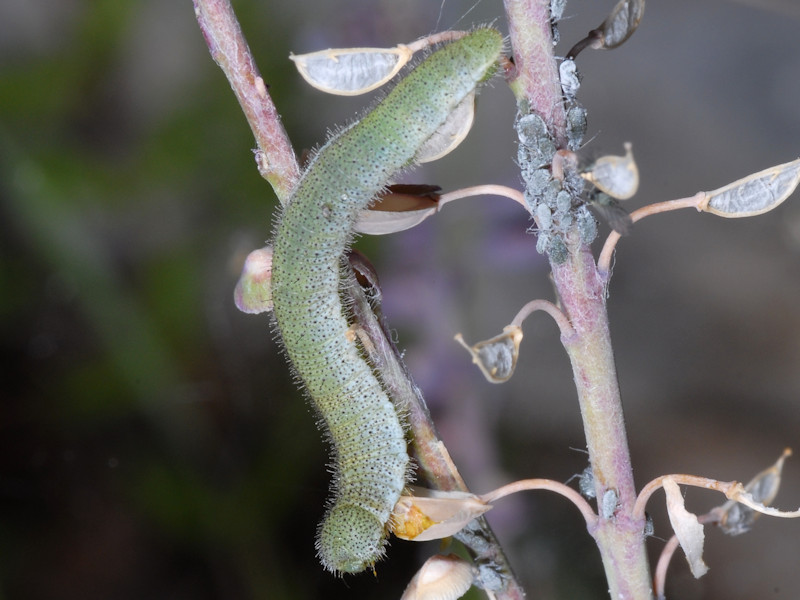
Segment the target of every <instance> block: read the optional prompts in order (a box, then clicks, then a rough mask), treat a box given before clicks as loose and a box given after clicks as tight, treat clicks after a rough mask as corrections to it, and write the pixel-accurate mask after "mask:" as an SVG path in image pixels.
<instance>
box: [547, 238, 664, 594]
mask: <svg viewBox="0 0 800 600" xmlns="http://www.w3.org/2000/svg"><path fill="white" fill-rule="evenodd" d="M575 237H577V236H575ZM552 267H553V279H554V281H555V285H556V289H557V290H558V294H559V298H560V300H561V305H562V310H563V311H564V312H565V314H566V315H567V316H568V317H569V319H570V321H571V322H572V326H573V328H574V330H575V335H574V336H571V337H569V338H568V339H566V340H564V347H565V349H566V350H567V354H568V355H569V358H570V362H571V363H572V371H573V374H574V377H575V386H576V388H577V391H578V401H579V403H580V409H581V416H582V418H583V426H584V431H585V433H586V447H587V449H588V451H589V460H590V462H591V465H592V472H593V475H594V481H595V491H596V493H597V498H598V503H599V504H601V505H603V504H605V503H604V502H603V501H604V499H605V498H607V496H606V494H611V496H610V497H611V498H612V499H613V500H615V502H614V504H615V506H612V508H611V510H609V509H608V508H602V509H601V510H600V511H599V512H600V519H599V520H598V521H597V523H596V525H595V526H594V527H590V529H589V532H590V533H591V535H592V536H593V537H594V538H595V540H596V542H597V546H598V548H599V549H600V555H601V557H602V559H603V565H604V567H605V571H606V577H607V579H608V586H609V593H610V596H611V598H613V599H615V600H617V599H620V600H623V599H624V600H646V599H649V598H652V589H651V588H652V586H651V580H650V571H649V566H648V563H647V554H646V551H645V545H644V540H645V536H644V528H645V520H644V517H643V516H640V515H634V512H633V507H634V504H635V502H636V489H635V487H634V482H633V469H632V467H631V460H630V453H629V451H628V441H627V436H626V433H625V422H624V418H623V414H622V402H621V399H620V395H619V385H618V383H617V374H616V367H615V364H614V355H613V352H612V349H611V337H610V334H609V328H608V314H607V312H606V307H605V295H604V282H603V280H602V278H601V277H600V274H599V273H598V272H597V268H596V266H595V263H594V259H593V257H592V255H591V253H590V251H589V248H588V246H582V245H578V244H575V245H573V246H572V248H571V249H570V253H569V258H568V259H567V260H566V261H565V262H564V263H562V264H560V265H556V264H552Z"/></svg>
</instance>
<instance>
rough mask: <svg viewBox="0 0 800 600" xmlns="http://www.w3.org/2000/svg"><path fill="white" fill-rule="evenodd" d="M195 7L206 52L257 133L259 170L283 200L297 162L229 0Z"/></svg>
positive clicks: (197, 0) (200, 0)
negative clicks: (222, 74) (221, 73)
mask: <svg viewBox="0 0 800 600" xmlns="http://www.w3.org/2000/svg"><path fill="white" fill-rule="evenodd" d="M194 12H195V15H196V16H197V22H198V24H199V25H200V31H202V32H203V37H204V38H205V40H206V44H207V45H208V49H209V52H211V56H212V58H213V59H214V61H215V62H216V63H217V64H218V65H219V66H220V68H221V69H222V71H223V72H224V73H225V77H227V78H228V81H229V82H230V84H231V87H232V88H233V92H234V94H236V99H237V100H238V101H239V104H240V105H241V107H242V111H244V114H245V117H247V122H248V123H249V124H250V129H251V130H252V131H253V135H254V136H255V138H256V143H257V144H258V150H259V152H258V154H257V163H258V168H259V171H260V173H261V176H262V177H264V178H265V179H266V180H267V181H269V183H270V184H271V185H272V189H274V190H275V194H276V195H277V196H278V199H279V200H280V201H281V202H286V200H287V199H288V197H289V195H290V194H291V192H292V190H294V187H295V184H296V183H297V180H298V179H299V177H300V168H299V166H298V164H297V158H296V157H295V154H294V150H293V149H292V144H291V142H290V141H289V136H288V135H287V134H286V130H285V129H284V128H283V125H282V124H281V120H280V116H279V115H278V111H277V109H276V108H275V105H274V104H273V102H272V98H271V97H270V95H269V92H268V90H267V86H266V84H265V83H264V80H263V79H262V78H261V75H260V74H259V72H258V67H257V66H256V63H255V60H254V59H253V55H252V54H251V53H250V48H249V47H248V45H247V41H246V40H245V39H244V35H242V30H241V27H239V22H238V21H237V19H236V15H235V14H234V13H233V8H232V7H231V4H230V2H229V0H194Z"/></svg>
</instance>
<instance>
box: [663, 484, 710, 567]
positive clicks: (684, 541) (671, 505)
mask: <svg viewBox="0 0 800 600" xmlns="http://www.w3.org/2000/svg"><path fill="white" fill-rule="evenodd" d="M663 486H664V493H665V494H666V495H667V513H668V515H669V522H670V523H671V524H672V529H673V531H674V532H675V536H676V537H677V538H678V542H679V543H680V545H681V548H683V552H684V554H686V560H687V561H688V562H689V569H691V571H692V575H694V577H695V579H699V578H700V577H702V576H703V575H705V574H706V573H707V572H708V566H707V565H706V563H704V562H703V543H704V541H705V533H704V532H703V526H702V525H701V524H700V522H699V521H698V520H697V516H695V515H694V514H692V513H690V512H689V511H688V510H686V507H685V506H684V503H683V495H682V494H681V489H680V487H679V486H678V484H677V483H675V481H674V480H673V479H671V478H669V477H667V478H665V479H664V482H663Z"/></svg>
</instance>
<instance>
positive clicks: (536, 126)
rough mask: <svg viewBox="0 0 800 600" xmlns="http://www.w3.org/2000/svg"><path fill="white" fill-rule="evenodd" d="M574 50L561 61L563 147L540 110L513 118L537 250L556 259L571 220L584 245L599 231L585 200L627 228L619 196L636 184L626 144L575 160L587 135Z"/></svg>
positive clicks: (556, 3) (558, 11)
mask: <svg viewBox="0 0 800 600" xmlns="http://www.w3.org/2000/svg"><path fill="white" fill-rule="evenodd" d="M563 8H564V2H563V1H562V0H552V2H551V15H552V30H553V41H554V43H555V42H556V41H557V40H558V37H559V35H558V28H557V21H558V19H559V18H560V17H561V15H562V13H563ZM598 31H599V30H598ZM587 39H588V38H587ZM579 45H580V44H579ZM576 47H577V46H576ZM574 53H575V49H574V48H573V50H571V51H570V54H569V55H568V56H567V57H566V58H564V59H563V60H562V61H561V63H560V64H559V78H560V82H561V90H562V94H563V102H564V106H565V109H566V128H565V133H566V136H565V137H566V140H565V141H566V148H561V149H558V148H557V144H556V137H555V135H554V134H553V132H552V131H550V130H549V129H548V126H547V124H546V123H545V121H544V120H543V119H542V118H541V117H540V116H539V115H537V114H533V113H529V114H523V115H520V116H519V118H518V119H517V123H516V129H517V136H518V137H519V148H518V152H517V161H518V163H519V166H520V170H521V173H522V178H523V180H524V181H525V201H526V202H527V204H528V207H529V209H530V210H531V213H532V214H533V216H534V219H535V221H536V227H535V229H534V231H535V232H536V233H537V235H538V239H537V243H536V249H537V250H538V251H539V252H540V253H541V254H547V255H548V256H549V257H550V259H551V260H553V261H554V262H555V263H557V264H558V263H561V262H563V261H564V260H566V258H567V253H568V250H567V243H566V234H567V231H569V230H570V229H572V228H573V225H576V228H577V231H578V233H579V235H580V242H581V243H583V244H589V243H591V242H592V241H593V240H594V238H595V236H596V235H597V222H596V221H595V219H594V216H593V215H592V213H591V212H590V211H589V209H588V205H591V206H593V207H594V208H595V209H596V210H597V211H598V212H599V214H600V215H601V216H602V217H603V218H604V219H605V220H607V221H608V223H609V224H610V225H611V227H612V228H613V229H614V230H616V231H617V232H618V233H620V234H625V233H628V230H629V229H630V226H631V220H630V217H629V215H628V213H627V212H626V211H625V210H624V209H623V208H622V207H620V206H619V204H618V203H617V200H625V199H627V198H630V197H631V196H633V195H634V194H635V193H636V190H637V188H638V184H639V173H638V170H637V168H636V163H635V162H634V161H633V155H632V153H631V149H630V145H626V155H625V156H604V157H602V158H599V159H597V160H596V161H594V162H592V163H591V164H579V159H578V157H577V155H576V154H575V153H576V152H577V151H578V150H579V149H580V147H581V145H582V144H583V138H584V135H585V134H586V109H584V108H583V107H582V106H581V105H580V103H579V102H578V100H577V98H576V95H577V93H578V89H579V88H580V77H579V75H578V70H577V67H576V65H575V60H574ZM587 182H588V183H589V184H590V185H586V183H587Z"/></svg>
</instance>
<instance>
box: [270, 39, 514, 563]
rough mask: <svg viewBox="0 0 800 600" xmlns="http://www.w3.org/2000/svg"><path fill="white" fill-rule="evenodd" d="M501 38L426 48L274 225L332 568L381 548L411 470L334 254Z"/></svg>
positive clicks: (277, 310) (285, 326)
mask: <svg viewBox="0 0 800 600" xmlns="http://www.w3.org/2000/svg"><path fill="white" fill-rule="evenodd" d="M502 49H503V38H502V36H501V35H500V33H499V32H497V31H496V30H494V29H477V30H475V31H473V32H471V33H469V34H467V35H466V36H464V37H463V38H460V39H458V40H456V41H454V42H451V43H449V44H447V45H446V46H444V47H442V48H440V49H438V50H437V51H435V52H433V53H432V54H431V55H430V56H428V57H427V58H426V59H425V60H424V61H422V62H421V63H420V64H419V65H418V66H417V67H416V68H415V69H414V70H413V71H411V72H410V73H409V74H408V75H407V76H406V77H405V78H404V79H402V80H401V81H400V82H399V83H398V84H397V86H396V87H395V88H394V89H393V90H392V91H391V92H390V93H389V94H388V95H387V96H386V97H385V98H384V99H383V100H382V101H381V102H380V103H379V104H377V105H376V106H375V107H374V108H373V109H372V110H371V111H370V112H369V113H367V114H366V115H365V116H364V117H363V118H362V119H361V121H359V122H358V123H356V124H355V125H353V126H352V127H349V128H347V129H345V130H343V131H342V132H341V133H339V134H338V135H336V136H335V137H333V138H331V139H330V140H329V141H328V142H327V143H326V144H325V145H324V146H323V147H322V148H321V149H320V151H319V152H318V153H317V155H316V157H315V158H314V159H313V161H312V162H311V164H310V165H309V167H308V169H307V170H306V171H305V172H304V173H303V176H302V178H301V180H300V182H299V184H298V186H297V189H296V190H295V192H294V194H293V196H292V198H291V200H290V201H289V202H288V204H287V206H286V208H285V209H284V211H283V214H282V215H281V217H280V220H279V223H278V225H277V228H276V231H275V236H274V242H273V251H274V254H273V264H272V299H273V302H274V317H275V322H276V324H277V329H278V332H279V333H280V337H281V339H282V340H283V344H284V346H285V348H286V353H287V355H288V357H289V359H290V360H291V362H292V364H293V365H294V368H295V370H296V372H297V374H298V375H299V377H300V379H301V380H302V382H303V384H304V385H305V387H306V389H307V391H308V394H309V396H310V397H311V399H312V401H313V402H314V405H315V407H316V409H317V411H318V413H319V415H320V417H321V423H322V424H323V425H324V426H325V428H326V430H327V437H328V439H329V440H330V443H331V446H332V449H333V456H334V465H333V466H334V468H335V473H334V476H333V482H332V492H333V495H332V498H331V500H330V501H329V506H328V511H327V514H326V516H325V518H324V520H323V521H322V523H321V524H320V526H319V529H318V537H317V542H316V547H317V554H318V556H319V559H320V561H321V562H322V564H323V566H324V567H325V568H326V569H328V570H330V571H332V572H334V573H340V572H349V573H355V572H359V571H362V570H364V569H365V568H368V567H370V566H372V565H374V563H375V562H376V561H377V560H378V559H380V558H381V556H382V555H383V553H384V551H385V548H384V547H385V544H386V525H387V522H388V521H389V518H390V515H391V512H392V509H393V508H394V505H395V503H396V502H397V500H398V498H399V496H400V494H401V493H402V491H403V488H404V487H405V483H406V478H407V476H408V473H409V458H408V454H407V451H406V441H405V435H404V429H403V426H402V425H401V423H400V419H399V417H398V414H397V412H396V410H395V408H394V406H393V405H392V403H391V402H390V400H389V398H388V397H387V395H386V392H385V391H384V389H383V387H382V385H381V383H380V381H379V380H378V379H377V378H376V376H375V374H374V373H373V371H372V369H371V368H370V367H369V365H368V364H367V363H366V362H365V361H364V359H363V358H362V356H361V355H360V353H359V350H358V348H357V346H356V344H355V342H354V341H353V336H352V334H351V332H349V331H348V322H347V319H346V317H345V308H344V307H343V306H342V302H341V299H340V297H339V287H340V280H341V270H340V263H339V261H340V258H341V256H342V254H343V253H344V251H345V249H346V247H347V245H348V243H349V242H350V240H351V238H352V235H353V234H352V230H353V226H354V223H355V221H356V217H357V215H358V214H359V212H360V211H362V210H363V209H365V208H366V207H367V206H368V205H369V204H370V202H371V201H372V200H373V199H374V198H375V196H376V195H377V194H378V193H379V192H381V190H383V189H384V188H385V186H386V185H387V184H388V182H389V180H390V178H391V177H392V176H393V175H394V174H395V173H396V172H397V171H399V170H400V169H402V168H404V167H407V166H408V165H410V164H412V163H413V162H414V158H415V155H416V153H417V151H418V149H419V148H420V147H421V146H422V145H423V144H424V142H425V141H426V140H427V139H428V138H429V137H430V136H431V135H432V134H433V133H435V132H436V130H437V128H439V127H440V126H441V125H442V124H443V123H444V122H445V120H446V118H447V116H448V115H449V114H450V112H451V111H452V110H453V109H454V108H455V107H456V106H457V105H458V104H459V102H460V101H461V100H462V99H463V98H464V97H465V96H467V95H468V94H469V93H471V92H472V91H473V90H474V89H475V87H476V86H477V85H478V84H479V83H480V82H482V81H484V80H485V79H488V78H489V77H490V76H491V75H492V74H493V72H494V70H495V65H496V63H497V60H498V58H499V56H500V53H501V52H502Z"/></svg>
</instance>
